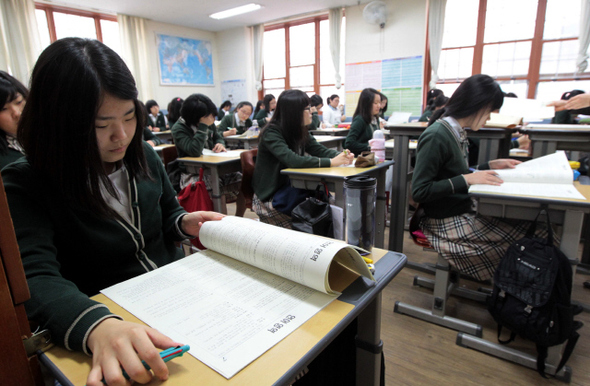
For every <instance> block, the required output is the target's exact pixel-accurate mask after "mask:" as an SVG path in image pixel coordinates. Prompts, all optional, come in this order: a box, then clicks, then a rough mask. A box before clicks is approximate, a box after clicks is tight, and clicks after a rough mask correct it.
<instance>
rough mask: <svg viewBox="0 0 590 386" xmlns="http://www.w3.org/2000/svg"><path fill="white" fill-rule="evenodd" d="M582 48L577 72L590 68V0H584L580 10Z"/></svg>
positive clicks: (579, 53)
mask: <svg viewBox="0 0 590 386" xmlns="http://www.w3.org/2000/svg"><path fill="white" fill-rule="evenodd" d="M578 41H579V43H580V48H579V50H578V60H577V62H576V64H577V66H578V68H577V72H578V73H581V72H584V71H586V69H587V68H588V46H590V0H582V10H581V12H580V37H579V39H578Z"/></svg>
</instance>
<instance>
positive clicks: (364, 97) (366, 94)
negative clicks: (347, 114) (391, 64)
mask: <svg viewBox="0 0 590 386" xmlns="http://www.w3.org/2000/svg"><path fill="white" fill-rule="evenodd" d="M379 94H381V93H380V92H379V91H377V90H375V89H374V88H366V89H364V90H363V91H362V92H361V95H360V97H359V102H358V104H357V105H356V110H355V111H354V114H353V116H352V119H353V120H354V118H355V117H356V116H357V115H360V116H361V117H363V120H364V121H365V122H366V123H371V122H372V121H373V116H374V115H373V102H374V101H375V95H379Z"/></svg>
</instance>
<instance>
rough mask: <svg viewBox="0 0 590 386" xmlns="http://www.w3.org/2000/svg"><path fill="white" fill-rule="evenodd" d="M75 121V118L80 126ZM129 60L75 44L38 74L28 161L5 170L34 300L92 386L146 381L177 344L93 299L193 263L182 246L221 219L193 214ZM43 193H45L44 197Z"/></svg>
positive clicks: (47, 60) (28, 125)
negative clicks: (88, 362) (83, 357)
mask: <svg viewBox="0 0 590 386" xmlns="http://www.w3.org/2000/svg"><path fill="white" fill-rule="evenodd" d="M72 117H75V118H76V119H72ZM144 125H145V122H144V115H143V114H141V112H140V107H139V104H138V100H137V88H136V85H135V81H134V79H133V76H132V75H131V72H130V71H129V69H128V68H127V66H126V65H125V63H124V62H123V60H122V59H121V58H120V57H119V56H118V55H117V54H116V53H115V52H114V51H113V50H111V49H110V48H108V47H107V46H106V45H104V44H102V43H101V42H99V41H97V40H87V39H80V38H66V39H61V40H58V41H56V42H54V43H52V44H51V45H50V46H49V47H47V48H46V49H45V50H44V51H43V52H42V53H41V55H40V56H39V59H38V61H37V63H36V65H35V67H34V69H33V74H32V78H31V90H30V93H29V97H28V99H27V104H26V106H25V108H24V110H23V114H22V117H21V122H20V125H19V129H18V138H19V141H20V142H21V144H22V146H23V148H24V149H25V153H26V154H27V157H26V158H22V159H21V160H18V161H16V162H14V163H12V164H11V165H9V166H7V167H6V168H5V169H4V170H3V171H2V178H3V180H4V187H5V189H6V196H7V198H8V204H9V207H10V211H11V214H12V221H13V222H14V228H15V232H16V237H17V240H18V244H19V249H20V254H21V257H22V263H23V267H24V270H25V274H26V276H27V283H28V286H29V290H30V293H31V298H30V299H29V300H28V301H27V302H26V303H25V308H26V311H27V316H28V318H29V319H30V320H31V321H35V322H38V323H39V324H40V325H41V328H47V329H49V330H50V331H51V338H52V341H53V342H55V343H56V344H58V345H61V346H65V348H67V349H69V350H74V351H83V352H84V353H86V354H87V355H91V356H92V358H93V359H92V369H91V371H90V373H89V374H88V379H87V382H86V384H87V385H89V386H98V385H103V383H102V382H101V379H103V378H104V380H105V383H107V384H109V385H115V384H116V385H123V384H129V382H128V381H126V380H125V379H124V378H123V373H122V370H121V368H123V369H124V370H125V371H126V372H127V374H129V375H130V376H131V378H132V381H133V380H134V381H137V382H139V383H147V382H148V381H150V379H151V378H152V373H151V372H150V371H147V370H146V369H145V368H144V366H143V365H142V363H141V360H145V362H146V363H147V364H148V365H149V366H150V367H151V368H152V370H153V372H154V375H155V376H156V377H157V378H159V379H161V380H165V379H166V378H167V377H168V369H167V367H166V365H165V363H164V362H163V361H162V359H160V356H159V355H158V354H159V351H158V350H157V348H160V349H165V348H169V347H171V346H176V345H178V342H175V341H173V340H172V339H170V338H168V337H166V336H164V335H162V334H161V333H159V332H158V331H156V330H155V329H153V328H150V327H147V326H144V325H140V324H136V323H132V322H126V321H123V320H121V318H120V317H119V316H117V315H114V314H112V313H111V311H110V310H109V309H108V308H107V307H106V306H105V305H104V304H101V303H98V302H96V301H94V300H91V299H90V298H89V297H90V296H93V295H96V294H98V293H99V291H100V290H101V289H103V288H106V287H108V286H111V285H114V284H116V283H119V282H121V281H124V280H127V279H129V278H132V277H134V276H137V275H140V274H142V273H145V272H148V271H152V270H154V269H156V268H158V267H160V266H163V265H165V264H168V263H171V262H173V261H175V260H178V259H180V258H182V257H183V253H182V251H181V250H180V249H178V248H177V247H176V246H175V243H174V241H175V240H176V241H180V240H183V239H186V238H189V237H191V238H192V237H195V236H197V235H198V234H199V229H200V227H201V225H202V223H203V222H205V221H208V220H219V219H221V218H222V217H223V216H222V215H220V214H217V213H212V212H194V213H186V212H185V211H184V210H183V209H182V208H181V207H180V205H179V204H178V201H177V199H176V195H175V194H174V190H173V189H172V186H171V185H170V181H169V180H168V176H167V175H166V172H165V171H164V166H163V165H162V162H161V161H160V160H159V157H158V156H157V154H156V152H155V151H153V150H152V149H151V147H150V146H148V145H147V144H145V143H144V142H143V141H142V139H141V138H142V129H143V127H144ZM39 186H42V187H43V194H39Z"/></svg>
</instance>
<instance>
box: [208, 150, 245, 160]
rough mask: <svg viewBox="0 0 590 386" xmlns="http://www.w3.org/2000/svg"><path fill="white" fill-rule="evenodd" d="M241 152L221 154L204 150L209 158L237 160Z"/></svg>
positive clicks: (224, 152)
mask: <svg viewBox="0 0 590 386" xmlns="http://www.w3.org/2000/svg"><path fill="white" fill-rule="evenodd" d="M239 154H240V153H239V152H235V151H231V150H230V151H220V152H219V153H215V152H214V151H213V150H209V149H203V155H207V156H214V157H227V158H235V157H238V156H239Z"/></svg>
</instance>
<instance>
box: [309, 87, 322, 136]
mask: <svg viewBox="0 0 590 386" xmlns="http://www.w3.org/2000/svg"><path fill="white" fill-rule="evenodd" d="M309 105H310V107H311V108H310V111H311V124H310V125H309V130H317V129H319V128H320V127H323V125H322V122H320V117H319V115H318V113H319V112H320V110H321V109H322V107H323V106H324V101H323V100H322V97H321V96H319V95H318V94H315V95H312V96H311V97H310V98H309Z"/></svg>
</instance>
